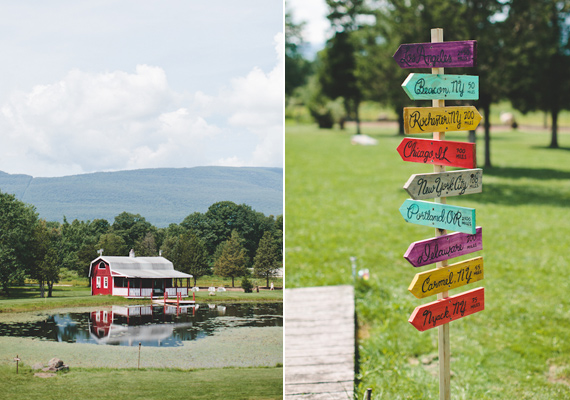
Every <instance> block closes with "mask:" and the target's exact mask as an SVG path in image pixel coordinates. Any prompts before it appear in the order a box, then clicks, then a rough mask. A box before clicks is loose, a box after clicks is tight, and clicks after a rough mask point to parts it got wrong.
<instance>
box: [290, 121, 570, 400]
mask: <svg viewBox="0 0 570 400" xmlns="http://www.w3.org/2000/svg"><path fill="white" fill-rule="evenodd" d="M363 133H365V134H367V135H370V136H372V137H374V138H376V139H378V141H379V143H378V145H377V146H352V145H350V136H351V135H352V134H353V131H351V130H347V131H345V132H343V131H340V130H338V129H333V130H318V129H317V128H316V127H315V126H313V125H311V126H307V125H305V126H303V125H292V124H290V125H287V129H286V141H285V143H286V158H285V160H286V171H287V173H286V182H285V193H286V199H287V201H286V210H285V215H286V226H287V229H286V233H285V234H286V251H285V261H286V271H287V275H286V282H285V284H286V286H287V287H288V288H293V287H303V286H319V285H336V284H352V282H353V279H352V275H351V264H350V257H351V256H354V257H357V269H363V268H368V269H369V270H370V280H369V281H366V282H363V281H359V282H357V285H356V308H357V319H358V352H359V360H358V361H359V371H358V382H357V391H356V393H357V397H358V398H360V397H362V396H363V394H364V389H365V388H367V387H371V388H373V397H374V398H379V399H380V398H389V399H406V398H414V399H431V398H437V395H438V392H439V390H438V377H437V329H432V330H429V331H426V332H418V331H416V330H415V329H414V328H413V327H412V326H411V325H410V324H409V323H408V322H407V320H408V317H409V315H410V314H411V313H412V311H413V310H414V308H415V307H417V306H419V305H422V304H425V303H428V302H430V301H433V300H434V299H433V298H427V299H423V300H418V299H416V298H415V297H414V296H412V295H411V294H410V293H409V292H408V290H407V288H408V285H409V284H410V282H411V280H412V278H413V277H414V275H415V274H416V273H418V272H423V271H425V270H429V269H432V268H433V267H434V266H433V265H432V266H426V267H422V268H413V267H411V266H410V265H409V263H407V262H406V261H405V260H404V259H403V257H402V256H403V254H404V252H405V251H406V249H407V248H408V246H409V244H410V243H412V242H414V241H418V240H423V239H427V238H429V237H433V236H434V232H433V229H432V228H427V227H422V226H419V225H414V224H409V223H406V222H405V221H404V220H403V218H402V217H401V215H400V214H399V212H398V208H399V207H400V205H401V204H402V202H403V201H404V200H405V199H406V198H407V197H408V196H407V194H406V192H405V191H404V190H403V189H402V186H403V184H404V183H405V182H406V180H407V179H408V178H409V176H410V175H412V174H418V173H428V172H432V171H433V167H431V166H429V165H422V164H417V163H406V162H404V161H402V160H401V159H400V157H399V156H398V154H397V152H396V147H397V146H398V144H399V143H400V141H401V140H402V136H397V135H396V134H395V131H394V130H393V129H382V128H378V127H364V129H363ZM477 136H478V138H477V146H478V147H477V153H478V157H477V158H478V160H479V164H482V161H483V160H484V157H483V154H484V153H483V152H484V140H483V138H482V135H481V134H479V133H478V134H477ZM466 138H467V134H466V133H449V134H447V135H446V139H447V140H456V141H466ZM491 138H492V140H491V160H492V164H493V167H492V168H484V169H483V193H480V194H474V195H468V196H464V197H461V196H460V197H450V198H448V204H451V205H458V206H463V207H472V208H475V209H476V212H477V225H479V226H482V227H483V241H484V247H483V251H482V252H478V253H473V254H471V255H467V256H463V257H461V258H457V259H453V261H452V262H457V261H460V260H462V259H467V258H471V257H475V256H479V255H481V256H483V257H484V262H485V279H484V280H482V281H480V282H477V283H476V284H471V285H468V286H464V287H462V288H458V289H455V290H453V291H451V292H450V295H454V294H457V293H461V292H463V291H466V290H469V289H473V288H475V287H479V286H483V287H485V298H486V305H485V308H486V309H485V310H484V311H483V312H481V313H477V314H475V315H472V316H469V317H466V318H463V319H461V320H459V321H454V322H453V323H452V324H450V331H451V333H450V335H451V357H452V362H451V370H452V372H453V377H452V380H451V383H452V397H453V398H456V399H472V398H476V399H499V400H501V399H511V398H517V399H554V398H560V399H562V398H570V374H569V373H568V371H569V370H570V298H569V297H568V295H567V294H568V293H569V292H570V280H568V279H566V277H565V271H567V270H568V268H569V267H570V259H569V258H568V256H567V252H568V245H567V244H568V240H567V238H568V237H570V222H568V219H567V218H566V216H567V214H568V209H569V207H570V152H569V149H570V135H568V133H567V131H564V132H560V133H559V138H558V139H559V143H560V146H561V148H560V149H548V145H549V143H550V133H549V132H546V131H532V130H530V131H521V129H519V130H518V131H511V130H501V131H499V130H497V131H493V132H492V134H491ZM448 170H452V169H448ZM434 355H435V356H434Z"/></svg>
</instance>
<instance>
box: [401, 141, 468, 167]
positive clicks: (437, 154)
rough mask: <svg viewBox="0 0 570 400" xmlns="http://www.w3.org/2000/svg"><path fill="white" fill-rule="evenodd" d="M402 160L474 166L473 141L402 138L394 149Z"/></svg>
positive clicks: (454, 165)
mask: <svg viewBox="0 0 570 400" xmlns="http://www.w3.org/2000/svg"><path fill="white" fill-rule="evenodd" d="M396 150H397V151H398V153H399V154H400V157H402V160H404V161H410V162H417V163H424V164H435V165H447V166H450V167H459V168H475V167H476V166H477V160H476V158H475V154H476V153H475V143H466V142H450V141H447V140H432V139H415V138H404V140H402V142H401V143H400V145H399V146H398V148H397V149H396Z"/></svg>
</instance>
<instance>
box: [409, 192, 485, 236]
mask: <svg viewBox="0 0 570 400" xmlns="http://www.w3.org/2000/svg"><path fill="white" fill-rule="evenodd" d="M400 214H402V217H404V219H405V220H406V222H411V223H413V224H418V225H424V226H433V227H434V228H439V229H451V230H454V231H458V232H463V233H471V234H472V235H474V234H475V229H476V226H475V209H474V208H467V207H459V206H450V205H448V204H438V203H432V202H430V201H423V200H410V199H407V200H404V202H403V203H402V206H401V207H400Z"/></svg>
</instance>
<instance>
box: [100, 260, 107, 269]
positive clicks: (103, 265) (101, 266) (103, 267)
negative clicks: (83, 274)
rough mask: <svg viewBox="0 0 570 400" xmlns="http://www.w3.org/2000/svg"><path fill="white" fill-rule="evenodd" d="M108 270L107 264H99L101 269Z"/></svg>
mask: <svg viewBox="0 0 570 400" xmlns="http://www.w3.org/2000/svg"><path fill="white" fill-rule="evenodd" d="M106 268H107V266H106V265H105V263H104V262H103V261H101V262H100V263H99V269H106Z"/></svg>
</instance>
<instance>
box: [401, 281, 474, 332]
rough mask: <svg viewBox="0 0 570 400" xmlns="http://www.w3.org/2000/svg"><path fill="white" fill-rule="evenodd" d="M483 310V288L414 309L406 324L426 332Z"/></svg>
mask: <svg viewBox="0 0 570 400" xmlns="http://www.w3.org/2000/svg"><path fill="white" fill-rule="evenodd" d="M484 309H485V288H482V287H481V288H477V289H473V290H469V291H467V292H463V293H461V294H458V295H456V296H452V297H447V298H445V299H440V300H436V301H434V302H432V303H428V304H424V305H423V306H419V307H416V309H415V310H414V312H413V313H412V315H410V318H409V319H408V322H409V323H410V324H412V325H413V326H414V327H415V328H416V329H417V330H418V331H426V330H428V329H431V328H435V327H436V326H440V325H443V324H447V323H449V322H451V321H455V320H457V319H460V318H463V317H466V316H468V315H471V314H475V313H477V312H479V311H483V310H484Z"/></svg>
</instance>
